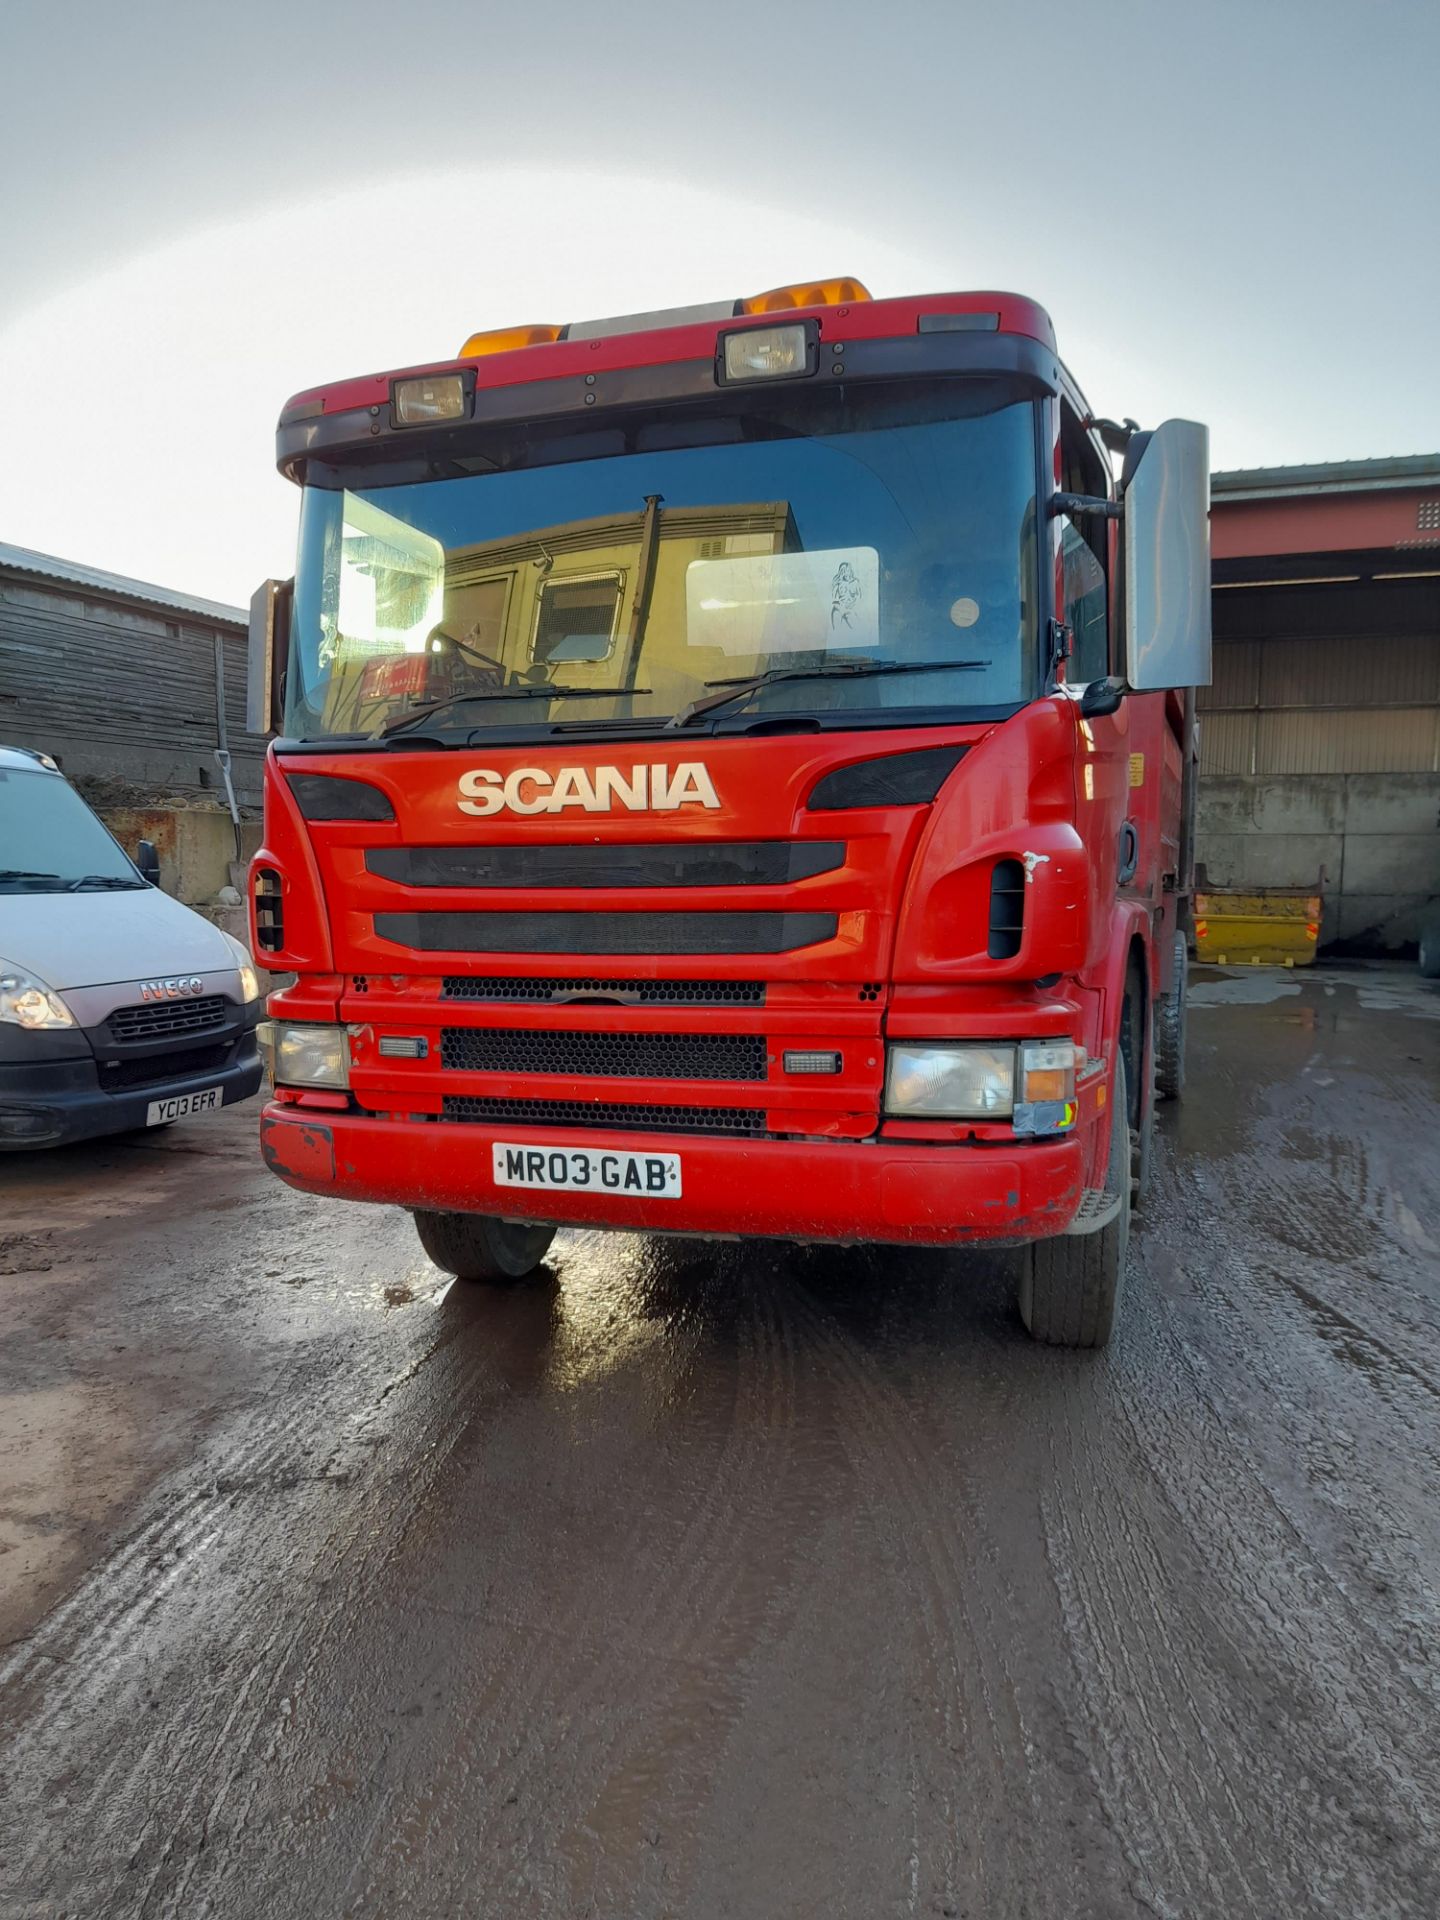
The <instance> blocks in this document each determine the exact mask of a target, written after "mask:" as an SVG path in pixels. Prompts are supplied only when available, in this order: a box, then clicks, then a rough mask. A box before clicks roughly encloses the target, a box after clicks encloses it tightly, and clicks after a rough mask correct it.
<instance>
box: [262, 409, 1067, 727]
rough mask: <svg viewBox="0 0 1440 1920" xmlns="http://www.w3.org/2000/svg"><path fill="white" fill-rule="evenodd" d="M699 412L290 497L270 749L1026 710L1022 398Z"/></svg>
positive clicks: (1031, 496) (518, 438)
mask: <svg viewBox="0 0 1440 1920" xmlns="http://www.w3.org/2000/svg"><path fill="white" fill-rule="evenodd" d="M717 404H723V407H724V409H725V411H723V412H717V411H714V410H713V409H707V410H706V411H705V412H704V413H698V412H695V411H691V412H681V411H674V410H668V411H666V412H663V413H662V412H655V413H648V414H643V415H635V416H631V417H629V418H628V419H627V421H626V422H625V423H624V424H620V425H616V424H614V423H613V422H606V421H597V422H596V423H595V425H594V426H593V427H590V426H588V423H587V428H586V429H584V430H578V431H577V429H576V428H575V427H574V426H570V427H567V428H566V429H565V432H564V435H563V437H562V436H561V435H560V434H558V433H557V432H552V433H551V434H550V436H549V437H548V438H547V437H541V436H539V435H537V434H536V433H535V430H533V429H522V430H520V431H519V433H518V434H515V435H513V436H512V437H511V438H510V439H509V440H508V441H505V442H497V443H496V444H495V445H493V446H489V447H486V448H485V449H484V452H483V454H474V455H471V456H468V457H462V458H460V459H459V460H454V461H450V462H448V463H446V471H447V474H448V476H449V477H445V478H437V479H434V480H425V481H420V482H410V483H406V484H402V485H393V486H381V487H374V486H371V487H368V488H366V489H364V490H358V489H357V490H350V489H344V488H341V487H339V486H337V487H335V488H333V489H326V488H320V487H317V486H314V485H312V486H310V487H307V489H306V493H305V499H304V505H303V509H302V518H301V539H300V557H299V565H298V569H297V574H296V589H295V613H294V630H293V635H292V647H291V657H290V666H289V671H288V674H287V731H288V732H289V734H290V735H291V736H292V737H296V738H301V739H312V740H313V739H324V738H327V737H333V736H336V735H350V736H354V735H356V734H362V735H373V734H379V733H381V732H387V733H388V732H397V733H398V735H399V737H400V738H403V737H404V735H405V731H406V729H407V727H413V730H414V731H415V732H417V733H418V732H420V731H422V730H423V733H424V735H425V736H426V737H427V738H429V737H432V736H438V737H439V738H441V739H442V740H445V741H447V742H448V741H450V740H452V739H453V740H454V742H456V743H459V742H461V741H464V740H466V739H469V738H471V737H473V736H476V735H479V736H482V737H483V735H484V734H485V733H487V732H491V731H496V732H499V731H502V730H504V729H506V728H507V727H511V728H513V726H514V725H515V723H516V721H517V720H518V721H521V722H523V723H525V724H528V725H533V724H534V723H536V722H540V723H542V724H543V723H544V722H546V721H547V720H550V721H563V722H564V723H565V724H566V726H567V728H570V727H574V728H576V729H583V728H587V727H590V726H595V727H597V728H603V727H604V726H605V724H606V723H607V722H609V723H615V722H632V723H633V722H642V723H643V722H645V721H650V720H653V721H655V722H656V723H657V725H658V724H662V723H664V722H666V721H674V720H677V719H678V723H679V724H693V723H694V722H695V721H696V720H698V719H700V718H701V712H702V711H703V714H704V720H705V724H707V725H711V724H714V721H715V719H716V718H717V717H718V716H719V715H723V716H724V717H726V718H733V717H735V716H736V715H744V716H745V718H746V719H747V720H753V718H754V716H755V715H756V714H765V713H771V712H775V711H784V712H787V713H795V712H802V713H816V714H820V713H830V712H834V711H837V710H843V711H844V712H846V713H852V712H857V711H860V710H867V709H875V708H883V709H885V710H886V713H887V718H890V717H892V710H894V711H893V719H894V720H895V721H896V722H897V723H899V722H903V720H904V719H905V718H906V710H908V711H909V714H910V716H911V717H913V718H915V719H920V718H924V717H926V716H927V715H929V714H933V713H934V712H935V711H936V710H937V709H941V710H944V711H947V712H951V711H955V710H960V709H963V710H964V711H965V712H975V713H979V714H986V713H994V712H996V711H997V710H998V711H999V712H1009V711H1011V710H1012V709H1013V708H1014V707H1016V706H1018V705H1019V704H1020V703H1021V702H1022V701H1023V700H1025V699H1026V698H1028V697H1029V696H1030V694H1031V693H1032V692H1033V682H1034V675H1035V672H1036V655H1037V649H1036V647H1035V644H1034V642H1035V620H1036V614H1035V602H1036V586H1037V580H1038V572H1037V564H1036V557H1035V554H1036V539H1035V517H1036V507H1035V500H1036V473H1037V458H1036V440H1035V426H1034V407H1033V403H1032V402H1031V401H1029V400H1028V399H1017V398H1016V390H1015V388H1014V387H1013V386H1010V385H1008V384H1006V383H1003V382H1000V381H995V380H981V379H971V380H965V381H955V382H951V383H948V384H946V385H943V386H942V385H935V384H931V385H928V386H926V387H924V388H921V387H918V386H915V385H910V384H906V385H903V386H890V387H886V388H878V389H877V388H870V389H868V390H866V389H861V390H860V391H859V392H858V393H852V395H851V396H848V397H847V396H846V395H845V393H844V392H843V391H842V390H840V389H838V388H837V389H834V390H831V391H829V392H825V393H820V394H806V395H804V396H801V397H799V398H797V397H796V396H795V395H794V392H793V390H791V391H790V392H788V393H785V392H781V393H776V394H758V393H753V392H749V391H747V392H745V393H743V394H739V395H737V393H736V392H735V391H734V390H730V391H727V392H726V393H725V394H724V395H723V396H722V399H721V402H719V403H717ZM338 477H341V478H343V476H338ZM761 676H765V681H764V684H763V685H760V686H757V687H754V688H747V687H746V686H745V685H744V684H743V683H745V682H748V681H750V680H753V679H758V678H760V677H761ZM727 687H730V688H732V689H733V693H734V697H733V699H731V700H725V701H722V702H718V703H717V702H716V701H715V699H714V697H713V695H714V692H715V690H716V689H719V690H722V691H723V690H724V689H725V688H727ZM702 703H703V704H702Z"/></svg>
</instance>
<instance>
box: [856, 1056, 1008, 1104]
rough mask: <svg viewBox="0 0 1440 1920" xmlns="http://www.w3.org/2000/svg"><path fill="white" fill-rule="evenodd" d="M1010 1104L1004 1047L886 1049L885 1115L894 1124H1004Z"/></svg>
mask: <svg viewBox="0 0 1440 1920" xmlns="http://www.w3.org/2000/svg"><path fill="white" fill-rule="evenodd" d="M1014 1105H1015V1049H1014V1047H1013V1046H1011V1045H1009V1044H1008V1043H1005V1042H1001V1043H998V1044H995V1043H989V1042H986V1043H984V1044H981V1045H975V1044H973V1043H967V1044H965V1045H957V1046H923V1045H922V1046H908V1047H891V1049H890V1055H889V1061H888V1064H887V1068H886V1074H885V1111H886V1113H888V1114H890V1115H892V1116H893V1117H894V1118H896V1119H924V1120H1005V1119H1008V1118H1009V1116H1010V1114H1011V1112H1012V1111H1013V1109H1014Z"/></svg>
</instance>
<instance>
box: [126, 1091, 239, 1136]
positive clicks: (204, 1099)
mask: <svg viewBox="0 0 1440 1920" xmlns="http://www.w3.org/2000/svg"><path fill="white" fill-rule="evenodd" d="M224 1098H225V1089H224V1088H223V1087H201V1089H200V1091H199V1092H198V1093H176V1094H172V1095H171V1097H170V1099H168V1100H152V1101H151V1102H150V1104H149V1106H148V1107H146V1109H145V1124H146V1126H147V1127H163V1126H164V1125H165V1122H166V1121H167V1120H183V1119H184V1118H185V1116H186V1114H187V1113H209V1112H210V1110H211V1108H212V1107H218V1106H220V1105H221V1104H222V1103H223V1101H224Z"/></svg>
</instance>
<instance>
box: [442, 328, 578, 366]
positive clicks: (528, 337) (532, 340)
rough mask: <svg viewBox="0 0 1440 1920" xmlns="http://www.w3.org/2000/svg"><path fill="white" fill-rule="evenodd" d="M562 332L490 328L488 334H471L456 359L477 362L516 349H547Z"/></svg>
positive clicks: (557, 330) (560, 330)
mask: <svg viewBox="0 0 1440 1920" xmlns="http://www.w3.org/2000/svg"><path fill="white" fill-rule="evenodd" d="M564 331H565V329H564V328H563V327H539V326H537V327H491V328H490V330H489V332H488V333H472V334H471V336H470V338H469V339H468V340H467V341H466V342H465V344H464V346H463V347H461V349H460V352H459V354H458V355H457V358H458V359H461V360H478V359H479V358H480V357H481V356H482V355H484V354H487V353H513V352H514V351H515V349H516V348H517V347H548V346H550V345H552V344H553V342H554V341H556V340H558V339H559V338H560V336H561V334H562V333H564Z"/></svg>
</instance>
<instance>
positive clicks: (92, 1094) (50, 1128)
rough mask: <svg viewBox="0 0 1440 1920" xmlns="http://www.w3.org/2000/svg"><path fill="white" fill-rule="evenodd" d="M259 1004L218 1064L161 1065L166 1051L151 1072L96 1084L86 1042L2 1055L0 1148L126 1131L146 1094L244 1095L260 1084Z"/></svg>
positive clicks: (142, 1111) (230, 1100) (227, 1098)
mask: <svg viewBox="0 0 1440 1920" xmlns="http://www.w3.org/2000/svg"><path fill="white" fill-rule="evenodd" d="M258 1010H259V1008H258V1003H256V1006H255V1007H254V1009H253V1010H252V1009H249V1008H247V1009H246V1015H245V1018H246V1025H245V1026H244V1029H243V1031H241V1032H240V1033H239V1034H238V1035H233V1036H231V1037H230V1040H229V1043H228V1045H226V1047H225V1049H224V1055H225V1057H224V1058H223V1059H222V1060H221V1061H220V1062H219V1063H218V1064H214V1065H207V1066H204V1067H197V1068H193V1069H190V1070H187V1071H183V1072H177V1071H169V1072H167V1071H166V1068H165V1062H164V1056H163V1055H158V1056H157V1057H156V1058H155V1060H154V1069H155V1077H154V1078H153V1079H151V1078H148V1077H147V1078H145V1079H144V1080H143V1081H142V1082H140V1083H138V1084H136V1085H134V1086H129V1087H124V1088H117V1089H114V1090H109V1089H107V1088H105V1087H102V1086H101V1085H100V1082H99V1077H98V1074H97V1071H96V1061H95V1057H94V1055H93V1054H92V1053H90V1052H89V1051H88V1048H87V1051H86V1053H85V1054H83V1055H75V1056H73V1057H63V1056H62V1057H56V1058H50V1059H46V1058H44V1057H43V1056H41V1054H40V1053H39V1050H38V1049H37V1051H36V1055H35V1057H33V1058H31V1059H29V1060H23V1061H22V1060H15V1059H8V1060H0V1152H7V1151H9V1152H18V1151H22V1150H24V1149H26V1148H37V1147H58V1146H67V1145H69V1144H70V1143H71V1142H73V1141H76V1140H94V1139H98V1138H99V1137H100V1136H102V1135H104V1134H107V1133H126V1132H129V1131H130V1130H131V1129H133V1128H139V1127H143V1126H144V1125H145V1118H146V1110H147V1108H148V1107H149V1105H150V1103H151V1101H152V1100H169V1099H172V1098H173V1097H174V1096H175V1095H176V1094H182V1093H198V1092H199V1091H200V1090H201V1089H202V1088H204V1087H219V1088H220V1089H221V1097H220V1103H221V1105H222V1106H226V1107H228V1106H231V1105H233V1104H234V1102H235V1101H237V1100H248V1099H249V1098H250V1096H251V1095H252V1094H254V1093H258V1091H259V1089H260V1077H261V1066H260V1055H259V1052H258V1050H257V1048H256V1045H255V1030H254V1016H255V1014H257V1013H258ZM36 1037H37V1038H38V1037H41V1036H36ZM44 1037H49V1036H44ZM62 1037H69V1036H62ZM82 1037H83V1036H82Z"/></svg>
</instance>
